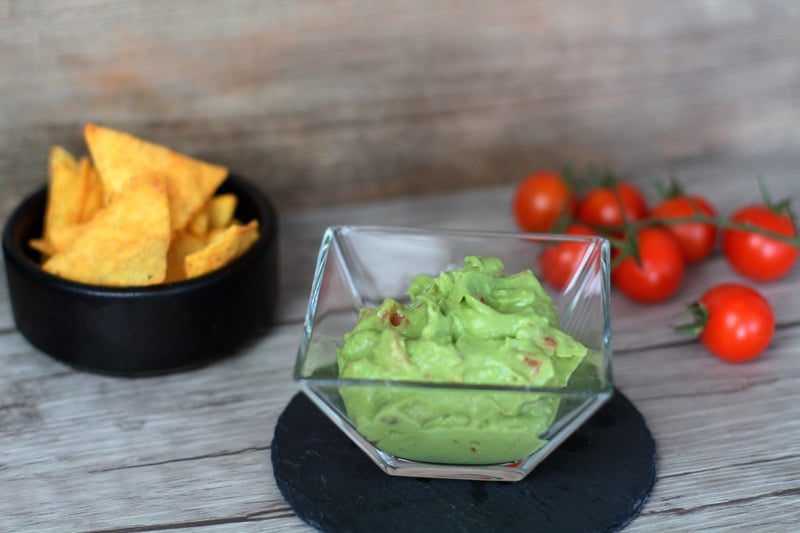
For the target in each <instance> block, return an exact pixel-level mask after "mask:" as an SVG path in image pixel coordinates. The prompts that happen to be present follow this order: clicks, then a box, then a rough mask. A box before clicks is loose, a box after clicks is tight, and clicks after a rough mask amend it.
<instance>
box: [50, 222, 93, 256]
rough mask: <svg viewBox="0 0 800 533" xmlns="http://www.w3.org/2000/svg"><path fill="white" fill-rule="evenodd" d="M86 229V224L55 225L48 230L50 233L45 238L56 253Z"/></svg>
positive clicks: (65, 247) (64, 248)
mask: <svg viewBox="0 0 800 533" xmlns="http://www.w3.org/2000/svg"><path fill="white" fill-rule="evenodd" d="M85 229H86V224H72V225H71V226H56V227H54V228H53V229H52V230H50V235H49V237H48V238H47V239H46V240H47V242H48V243H49V244H50V247H51V248H52V249H53V253H55V254H57V253H58V252H62V251H64V250H66V249H67V247H68V246H69V245H70V244H72V243H73V242H74V241H75V239H77V238H78V236H79V235H80V234H81V233H83V231H84V230H85Z"/></svg>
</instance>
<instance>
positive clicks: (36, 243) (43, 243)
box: [28, 239, 55, 257]
mask: <svg viewBox="0 0 800 533" xmlns="http://www.w3.org/2000/svg"><path fill="white" fill-rule="evenodd" d="M28 246H30V247H31V248H33V249H34V250H36V251H37V252H39V253H41V254H42V255H43V256H45V257H49V256H51V255H53V254H54V253H55V250H53V245H52V244H50V241H48V240H47V239H31V240H29V241H28Z"/></svg>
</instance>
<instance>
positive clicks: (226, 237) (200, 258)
mask: <svg viewBox="0 0 800 533" xmlns="http://www.w3.org/2000/svg"><path fill="white" fill-rule="evenodd" d="M256 240H258V221H256V220H253V221H251V222H250V223H249V224H247V225H246V226H240V225H233V226H230V227H229V228H227V229H226V230H225V231H223V232H222V233H220V234H219V235H218V236H217V237H216V238H215V239H214V240H213V241H212V242H210V243H209V244H208V245H207V246H206V247H205V248H203V249H202V250H200V251H198V252H195V253H193V254H190V255H188V256H186V261H185V265H184V266H185V268H186V277H187V278H196V277H197V276H202V275H203V274H207V273H208V272H212V271H214V270H217V269H219V268H222V267H223V266H225V265H227V264H228V263H230V262H231V261H233V260H234V259H236V258H237V257H239V256H241V255H242V254H244V253H245V252H246V251H247V250H249V249H250V247H251V246H252V245H253V244H254V243H255V242H256Z"/></svg>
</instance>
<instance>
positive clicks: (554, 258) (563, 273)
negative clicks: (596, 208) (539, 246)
mask: <svg viewBox="0 0 800 533" xmlns="http://www.w3.org/2000/svg"><path fill="white" fill-rule="evenodd" d="M564 233H565V234H566V235H597V233H595V231H594V230H593V229H592V228H590V227H589V226H586V225H583V224H572V225H570V226H568V227H567V229H566V230H565V231H564ZM587 248H589V243H582V242H562V243H558V244H556V245H555V246H550V247H549V248H546V249H545V250H544V251H543V252H542V255H540V256H539V269H540V271H541V273H542V277H543V278H544V280H545V281H546V282H547V283H549V284H550V285H552V286H553V287H555V288H556V289H559V290H562V289H564V287H566V286H567V283H568V282H569V280H571V279H572V276H573V275H574V274H575V271H576V270H578V267H579V266H580V263H581V259H583V256H584V254H585V253H586V250H587Z"/></svg>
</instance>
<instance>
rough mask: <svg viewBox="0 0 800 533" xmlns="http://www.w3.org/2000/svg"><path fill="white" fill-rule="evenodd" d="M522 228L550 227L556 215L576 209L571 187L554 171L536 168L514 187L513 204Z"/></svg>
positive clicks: (540, 231) (545, 228)
mask: <svg viewBox="0 0 800 533" xmlns="http://www.w3.org/2000/svg"><path fill="white" fill-rule="evenodd" d="M512 208H513V211H514V218H515V219H516V221H517V225H518V226H519V227H520V229H522V230H523V231H533V232H539V233H544V232H548V231H551V230H552V229H553V225H554V224H555V222H556V220H557V219H558V217H559V216H561V215H562V214H563V213H569V214H572V213H573V212H574V211H575V198H574V196H573V194H572V189H570V187H569V185H567V183H566V182H565V181H564V179H563V178H562V177H561V176H560V175H559V174H557V173H556V172H552V171H546V172H537V173H535V174H532V175H531V176H529V177H528V178H526V179H525V180H524V181H523V182H522V183H520V184H519V186H518V187H517V191H516V193H515V194H514V201H513V205H512Z"/></svg>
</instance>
